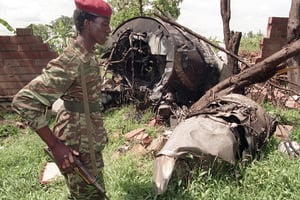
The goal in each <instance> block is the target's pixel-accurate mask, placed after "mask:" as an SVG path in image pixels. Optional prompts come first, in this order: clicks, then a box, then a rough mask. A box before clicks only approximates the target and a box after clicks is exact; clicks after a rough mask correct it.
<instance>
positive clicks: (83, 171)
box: [44, 147, 109, 200]
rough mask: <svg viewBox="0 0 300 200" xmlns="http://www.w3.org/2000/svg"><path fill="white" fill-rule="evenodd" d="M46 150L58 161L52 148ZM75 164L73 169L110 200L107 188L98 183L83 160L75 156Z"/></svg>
mask: <svg viewBox="0 0 300 200" xmlns="http://www.w3.org/2000/svg"><path fill="white" fill-rule="evenodd" d="M44 150H45V152H46V153H47V154H48V155H49V156H50V157H51V158H52V160H54V161H55V163H56V164H57V165H58V163H57V162H56V160H55V158H54V156H53V154H52V152H51V150H50V149H49V148H48V147H45V148H44ZM73 159H74V164H73V170H74V171H75V172H76V173H77V174H78V175H79V176H80V177H81V178H82V179H83V180H84V181H85V182H86V183H87V184H88V185H91V184H92V185H93V186H94V187H95V188H96V189H97V190H98V191H99V192H100V193H101V194H102V195H103V197H104V198H105V199H107V200H109V197H108V196H107V195H106V192H105V190H104V189H103V188H102V187H101V185H99V183H97V179H96V177H94V176H92V175H91V174H90V173H89V172H88V171H87V169H86V168H85V167H84V166H83V165H82V163H81V161H80V160H79V159H78V158H76V157H75V156H73ZM58 166H59V165H58Z"/></svg>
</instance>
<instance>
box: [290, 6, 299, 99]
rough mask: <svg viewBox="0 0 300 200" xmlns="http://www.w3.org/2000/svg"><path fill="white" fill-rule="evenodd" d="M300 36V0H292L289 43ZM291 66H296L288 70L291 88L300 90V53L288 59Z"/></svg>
mask: <svg viewBox="0 0 300 200" xmlns="http://www.w3.org/2000/svg"><path fill="white" fill-rule="evenodd" d="M299 38H300V0H292V4H291V9H290V14H289V21H288V27H287V42H288V44H289V43H291V42H293V41H296V40H298V39H299ZM288 66H289V68H296V69H293V70H289V71H288V80H289V82H290V84H289V88H290V89H292V90H295V91H297V92H298V93H299V92H300V68H299V66H300V55H295V56H294V57H293V58H290V59H289V60H288Z"/></svg>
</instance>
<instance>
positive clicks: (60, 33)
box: [28, 16, 75, 52]
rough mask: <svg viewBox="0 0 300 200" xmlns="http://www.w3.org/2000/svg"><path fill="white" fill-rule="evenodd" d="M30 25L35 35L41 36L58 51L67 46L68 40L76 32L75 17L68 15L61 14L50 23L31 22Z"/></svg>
mask: <svg viewBox="0 0 300 200" xmlns="http://www.w3.org/2000/svg"><path fill="white" fill-rule="evenodd" d="M28 27H29V28H32V30H33V34H34V35H38V36H41V37H42V39H43V41H44V42H47V43H48V44H49V45H50V47H51V48H52V49H53V50H55V51H57V52H61V51H62V50H63V49H64V48H65V47H66V46H67V43H68V40H69V39H70V38H71V37H73V36H74V34H75V31H74V29H73V19H72V18H71V17H66V16H61V17H60V18H58V19H56V20H54V21H52V22H51V23H50V24H49V25H43V24H37V25H36V24H30V25H29V26H28Z"/></svg>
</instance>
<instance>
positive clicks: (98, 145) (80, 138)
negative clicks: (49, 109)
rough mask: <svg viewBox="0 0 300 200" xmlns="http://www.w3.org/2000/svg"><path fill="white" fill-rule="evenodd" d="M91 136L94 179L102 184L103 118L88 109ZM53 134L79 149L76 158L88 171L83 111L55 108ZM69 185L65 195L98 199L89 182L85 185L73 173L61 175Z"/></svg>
mask: <svg viewBox="0 0 300 200" xmlns="http://www.w3.org/2000/svg"><path fill="white" fill-rule="evenodd" d="M91 121H92V125H93V127H92V130H93V131H92V140H93V145H94V149H95V156H96V167H97V170H98V174H97V180H98V183H99V184H100V185H101V186H102V187H103V188H104V180H103V167H104V162H103V157H102V150H103V149H104V147H105V145H106V144H107V140H108V139H107V134H106V131H105V129H104V127H103V120H102V116H101V114H100V113H91ZM53 132H54V134H55V135H56V136H57V137H58V138H59V139H60V140H61V141H63V142H64V143H65V144H66V145H67V146H70V147H71V148H72V149H74V150H76V151H78V152H79V157H80V161H81V162H82V164H83V166H84V167H85V168H86V169H87V170H88V171H90V172H91V174H92V162H91V159H90V151H89V150H90V148H89V142H88V134H87V128H86V120H85V115H84V113H78V112H70V111H67V110H65V109H62V110H60V111H59V112H58V114H57V118H56V123H55V126H54V128H53ZM65 179H66V183H67V185H68V188H69V192H70V194H69V197H68V199H73V200H101V199H104V198H103V197H102V195H101V194H100V193H99V192H98V191H97V190H96V188H95V187H94V186H93V185H87V184H86V183H85V182H84V181H83V179H82V178H81V177H80V176H79V175H77V174H68V175H66V176H65Z"/></svg>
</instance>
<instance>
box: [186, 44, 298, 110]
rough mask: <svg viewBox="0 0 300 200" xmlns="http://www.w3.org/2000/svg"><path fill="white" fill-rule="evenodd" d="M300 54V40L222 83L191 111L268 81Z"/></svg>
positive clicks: (204, 96)
mask: <svg viewBox="0 0 300 200" xmlns="http://www.w3.org/2000/svg"><path fill="white" fill-rule="evenodd" d="M299 53H300V39H298V40H296V41H295V42H293V43H291V44H289V45H287V46H285V47H283V48H282V49H281V50H280V51H278V52H276V53H274V54H272V55H271V56H269V57H267V58H265V59H264V60H263V61H261V62H259V63H257V64H255V65H253V66H252V67H250V68H247V69H246V70H244V71H242V72H241V73H239V74H237V75H234V76H231V77H229V78H227V79H225V80H223V81H221V82H220V83H218V84H217V85H215V86H214V87H213V88H211V89H210V90H208V91H207V92H206V93H205V94H204V95H203V96H202V97H201V98H200V99H199V100H198V101H197V102H196V103H194V104H193V105H192V106H191V108H190V111H191V112H194V111H197V110H200V109H201V108H203V107H205V106H206V105H207V104H208V103H210V102H211V101H213V100H214V99H215V98H218V97H221V96H223V95H227V94H229V93H232V92H234V91H236V90H239V89H242V88H244V87H246V86H249V85H251V84H254V83H259V82H264V81H266V80H268V79H269V78H271V77H272V76H274V75H275V74H276V73H277V72H278V71H279V70H282V69H283V68H285V66H283V65H280V64H281V63H282V62H284V61H286V60H287V59H289V58H291V57H293V56H295V55H297V54H299Z"/></svg>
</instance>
